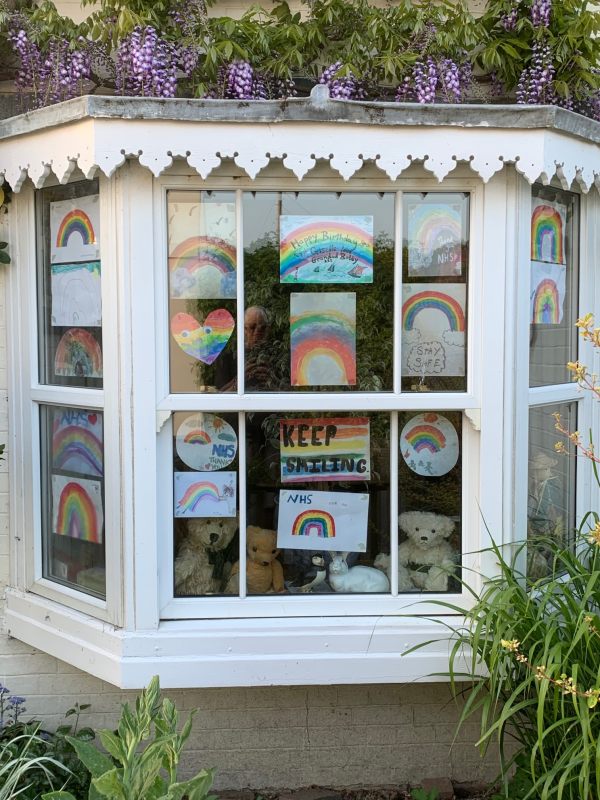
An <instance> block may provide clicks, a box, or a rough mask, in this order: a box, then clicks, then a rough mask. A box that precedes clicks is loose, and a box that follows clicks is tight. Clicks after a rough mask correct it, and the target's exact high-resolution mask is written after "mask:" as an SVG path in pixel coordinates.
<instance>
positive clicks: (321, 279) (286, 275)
mask: <svg viewBox="0 0 600 800" xmlns="http://www.w3.org/2000/svg"><path fill="white" fill-rule="evenodd" d="M279 237H280V238H279V280H280V282H281V283H373V217H372V216H362V217H361V216H353V217H336V216H332V217H330V216H326V217H322V216H321V217H317V216H315V217H312V216H290V215H285V214H284V215H282V216H280V217H279Z"/></svg>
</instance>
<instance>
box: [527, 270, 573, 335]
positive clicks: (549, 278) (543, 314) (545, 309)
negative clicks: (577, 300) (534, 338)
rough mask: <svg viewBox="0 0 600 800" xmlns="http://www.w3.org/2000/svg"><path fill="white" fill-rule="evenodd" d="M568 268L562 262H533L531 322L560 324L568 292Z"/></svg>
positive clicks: (536, 323)
mask: <svg viewBox="0 0 600 800" xmlns="http://www.w3.org/2000/svg"><path fill="white" fill-rule="evenodd" d="M566 273H567V268H566V267H565V266H564V265H562V264H548V263H545V262H542V261H532V262H531V292H530V300H531V303H530V308H531V324H532V325H560V323H561V322H562V320H563V306H564V300H565V293H566V281H567V278H566Z"/></svg>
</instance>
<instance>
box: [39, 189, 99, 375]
mask: <svg viewBox="0 0 600 800" xmlns="http://www.w3.org/2000/svg"><path fill="white" fill-rule="evenodd" d="M37 220H38V316H39V331H40V342H39V375H40V382H41V383H46V384H53V385H59V386H78V387H81V386H86V387H91V388H99V387H101V386H102V296H101V271H102V270H101V259H100V238H99V237H100V211H99V195H98V182H97V181H80V182H78V183H73V184H70V185H69V186H55V187H51V188H48V189H42V190H41V191H40V192H39V193H38V215H37Z"/></svg>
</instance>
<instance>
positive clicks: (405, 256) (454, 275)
mask: <svg viewBox="0 0 600 800" xmlns="http://www.w3.org/2000/svg"><path fill="white" fill-rule="evenodd" d="M403 232H404V233H403V245H402V262H403V286H402V389H403V391H434V392H435V391H437V392H447V391H459V392H463V391H465V390H466V388H467V378H466V344H467V323H466V320H467V287H468V283H467V282H468V272H469V195H468V194H466V193H459V192H453V193H449V192H423V193H419V194H416V193H413V194H410V193H407V194H405V195H404V196H403Z"/></svg>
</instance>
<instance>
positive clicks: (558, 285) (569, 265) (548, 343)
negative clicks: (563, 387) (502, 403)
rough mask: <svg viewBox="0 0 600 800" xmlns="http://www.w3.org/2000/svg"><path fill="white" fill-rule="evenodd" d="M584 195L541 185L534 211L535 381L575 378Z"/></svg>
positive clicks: (532, 338)
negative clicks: (580, 214) (571, 371)
mask: <svg viewBox="0 0 600 800" xmlns="http://www.w3.org/2000/svg"><path fill="white" fill-rule="evenodd" d="M578 211H579V198H578V197H577V195H574V194H571V193H570V192H565V191H563V190H562V189H555V188H553V187H548V186H535V187H534V189H533V196H532V212H531V264H530V269H531V276H530V323H531V325H530V334H529V336H530V341H529V385H530V386H551V385H553V384H558V383H567V382H568V381H570V376H569V373H568V372H567V369H566V364H567V362H568V361H575V360H576V359H577V331H576V329H575V327H574V326H575V321H576V319H577V310H578V305H579V253H578V249H577V237H578V228H579V223H578Z"/></svg>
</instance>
